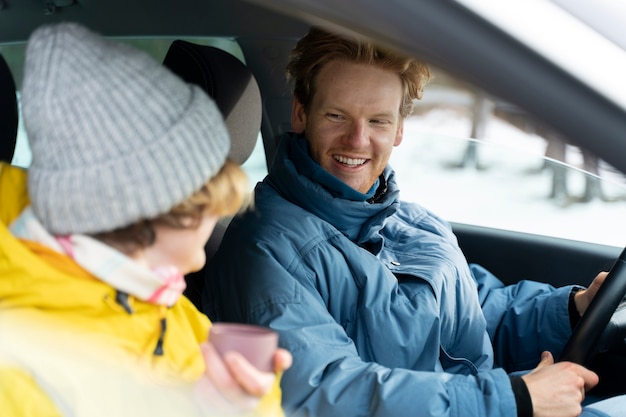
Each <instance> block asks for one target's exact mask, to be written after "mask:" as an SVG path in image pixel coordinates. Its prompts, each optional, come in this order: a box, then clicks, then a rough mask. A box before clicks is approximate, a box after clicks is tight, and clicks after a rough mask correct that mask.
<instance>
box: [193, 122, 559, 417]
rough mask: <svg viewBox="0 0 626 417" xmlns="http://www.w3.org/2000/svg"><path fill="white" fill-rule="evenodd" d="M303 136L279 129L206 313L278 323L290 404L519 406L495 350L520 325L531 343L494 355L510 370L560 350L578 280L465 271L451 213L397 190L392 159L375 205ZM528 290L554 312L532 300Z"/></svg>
mask: <svg viewBox="0 0 626 417" xmlns="http://www.w3.org/2000/svg"><path fill="white" fill-rule="evenodd" d="M302 140H304V139H303V138H301V137H298V136H295V135H290V136H287V137H285V138H283V141H282V144H281V146H280V149H279V152H278V155H277V157H276V160H275V163H274V166H273V167H272V169H271V171H270V174H269V175H268V177H267V178H266V179H265V180H264V181H263V182H262V183H260V184H258V185H257V187H256V190H255V208H254V210H252V211H249V212H247V213H245V214H244V215H243V216H240V217H237V218H235V219H234V221H233V222H232V223H231V225H230V226H229V229H228V231H227V233H226V235H225V237H224V240H223V244H222V247H221V248H220V251H219V252H218V254H217V255H216V257H215V259H219V260H220V261H219V263H212V264H211V265H210V271H209V276H210V279H209V280H208V283H207V284H208V285H207V287H206V291H205V298H204V299H205V307H204V308H205V310H206V311H207V312H208V314H209V316H210V317H212V318H214V319H220V320H236V321H245V322H251V323H257V324H262V325H271V326H272V327H273V328H275V329H278V330H279V331H280V334H281V343H282V344H283V346H284V347H285V348H287V349H289V350H290V351H291V352H292V354H293V355H294V364H293V366H292V368H291V369H290V370H289V371H288V372H287V373H286V374H285V376H284V379H283V383H282V386H283V391H284V402H283V404H284V406H285V409H286V411H287V413H289V412H291V411H295V412H301V413H303V414H304V415H314V416H317V415H320V416H321V415H345V416H352V415H370V416H386V415H394V416H414V415H415V410H416V409H419V410H420V411H421V412H422V414H420V415H428V416H466V415H472V416H501V415H511V412H512V410H515V399H514V396H513V393H512V390H511V385H510V380H509V377H508V375H507V373H506V372H505V371H504V370H503V369H502V368H500V367H499V366H497V365H496V363H497V362H496V361H499V360H500V349H501V350H502V351H505V350H507V349H508V347H509V345H511V344H515V343H514V342H513V341H514V340H515V339H516V337H517V335H518V334H519V333H518V332H521V334H524V340H527V341H528V344H525V346H524V347H523V348H519V349H518V350H519V352H518V354H516V355H514V357H512V358H508V357H506V358H504V357H503V359H506V360H507V361H508V363H503V362H502V363H498V365H507V366H508V367H509V368H511V369H513V368H516V367H519V366H525V364H526V362H528V363H534V364H535V365H536V363H538V361H539V356H538V355H539V354H540V352H541V350H542V349H545V348H548V349H550V350H552V351H558V349H560V348H561V347H562V343H564V341H565V340H566V338H567V335H568V334H569V331H570V330H569V327H568V326H569V325H568V320H567V295H568V293H569V289H563V290H555V289H554V288H552V287H550V286H547V285H542V284H537V285H535V284H533V283H528V282H525V283H521V284H519V286H516V287H515V288H504V286H503V285H502V284H501V283H500V282H499V281H498V280H497V279H496V278H495V277H494V276H493V275H491V274H490V273H488V271H485V270H484V269H482V268H480V267H478V266H471V267H470V266H468V265H467V262H466V261H465V258H464V256H463V254H462V252H461V251H460V249H459V248H458V245H457V242H456V238H455V236H454V234H453V233H452V231H451V228H450V226H449V225H448V224H447V223H446V222H445V221H443V220H441V219H440V218H438V217H437V216H435V215H434V214H432V213H431V212H429V211H428V210H426V209H425V208H423V207H420V206H418V205H416V204H410V203H406V202H402V201H401V200H400V199H399V190H398V188H397V185H396V181H395V178H394V172H393V170H392V169H391V168H390V167H387V169H386V170H385V172H384V173H383V177H382V178H381V180H380V182H381V184H382V185H381V186H383V187H386V191H385V192H384V193H383V194H382V195H381V196H380V197H379V198H378V199H377V200H376V201H375V202H373V203H370V202H368V201H354V200H350V199H346V198H341V197H337V193H333V192H331V191H329V190H328V189H327V188H325V187H323V186H322V185H320V184H319V183H318V182H316V181H313V180H311V179H310V178H309V177H308V176H306V175H303V174H301V172H300V171H299V170H298V169H297V168H296V166H295V164H294V162H293V160H292V154H293V152H294V149H293V148H294V147H295V146H298V145H297V141H302ZM529 299H535V300H536V302H535V303H534V307H537V304H542V305H543V306H546V309H545V310H544V311H543V312H544V313H545V314H539V315H538V314H537V313H536V311H533V308H532V307H531V308H525V307H523V305H524V300H526V301H528V300H529ZM483 308H487V310H488V311H489V317H485V314H483ZM548 329H549V331H546V330H548ZM490 336H491V337H492V338H493V341H494V343H495V344H496V352H495V354H494V349H493V348H492V340H491V338H490ZM498 338H500V339H501V340H499V339H498ZM499 346H502V348H500V347H499ZM513 414H514V413H513Z"/></svg>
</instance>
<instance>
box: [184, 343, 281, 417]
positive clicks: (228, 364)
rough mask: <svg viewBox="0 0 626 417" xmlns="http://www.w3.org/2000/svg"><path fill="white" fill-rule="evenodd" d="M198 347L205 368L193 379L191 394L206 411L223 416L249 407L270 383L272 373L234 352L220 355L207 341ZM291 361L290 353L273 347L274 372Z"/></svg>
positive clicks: (251, 408)
mask: <svg viewBox="0 0 626 417" xmlns="http://www.w3.org/2000/svg"><path fill="white" fill-rule="evenodd" d="M200 349H201V350H202V355H203V356H204V361H205V363H206V370H205V374H204V375H203V376H202V378H201V379H200V380H199V381H198V382H197V383H196V386H195V394H196V397H197V398H198V399H199V401H200V402H201V404H202V405H203V408H206V410H205V411H207V412H211V413H219V415H224V416H227V415H236V414H243V413H246V412H249V411H252V410H254V409H255V408H256V407H257V406H258V405H259V403H260V401H261V398H262V397H263V396H264V395H265V394H267V393H268V392H269V391H270V389H271V388H272V386H273V385H274V382H275V380H276V374H274V373H272V372H261V371H259V370H258V369H257V368H255V367H254V366H253V365H252V364H250V362H248V361H247V360H246V358H244V357H243V356H242V355H241V354H239V353H238V352H227V353H226V354H225V355H224V357H223V358H222V357H221V356H220V355H219V354H218V353H217V350H216V349H215V347H214V346H213V345H212V344H211V343H209V342H205V343H202V344H201V345H200ZM291 363H292V356H291V353H289V352H288V351H286V350H284V349H277V350H276V353H275V354H274V365H275V371H276V372H282V371H284V370H286V369H288V368H289V367H290V366H291Z"/></svg>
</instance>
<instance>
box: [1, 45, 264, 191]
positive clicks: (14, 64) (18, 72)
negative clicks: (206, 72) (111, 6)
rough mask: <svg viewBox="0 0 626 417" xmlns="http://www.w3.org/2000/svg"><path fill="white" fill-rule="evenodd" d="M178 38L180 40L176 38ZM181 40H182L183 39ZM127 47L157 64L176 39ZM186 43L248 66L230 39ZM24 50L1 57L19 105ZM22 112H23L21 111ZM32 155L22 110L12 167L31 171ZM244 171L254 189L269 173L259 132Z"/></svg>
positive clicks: (7, 49) (8, 50)
mask: <svg viewBox="0 0 626 417" xmlns="http://www.w3.org/2000/svg"><path fill="white" fill-rule="evenodd" d="M177 39H178V38H177ZM181 39H182V38H181ZM119 40H121V41H124V42H126V43H128V44H131V45H133V46H134V47H136V48H139V49H141V50H144V51H146V52H148V53H149V54H150V55H152V56H153V57H154V58H155V59H156V60H157V61H159V62H163V59H164V58H165V54H166V53H167V50H168V49H169V47H170V45H171V43H172V42H173V41H174V39H169V38H156V39H155V38H146V39H142V38H132V39H119ZM184 40H186V41H189V42H193V43H198V44H202V45H210V46H213V47H216V48H220V49H222V50H224V51H226V52H228V53H230V54H232V55H233V56H235V57H237V58H238V59H239V60H241V61H242V62H244V63H245V60H244V58H243V53H242V51H241V48H240V47H239V44H238V43H237V42H236V41H235V40H233V39H230V38H184ZM24 51H25V44H14V45H3V46H0V54H2V56H3V57H4V58H5V60H6V61H7V64H8V65H9V68H10V69H11V72H12V74H13V77H14V78H15V83H16V86H17V89H18V91H17V98H18V105H19V103H20V92H19V89H20V86H21V84H22V76H23V63H24ZM20 110H21V109H20ZM31 158H32V155H31V152H30V147H29V146H28V136H27V134H26V130H25V129H24V124H23V123H22V115H21V111H20V121H19V125H18V137H17V144H16V148H15V154H14V156H13V160H12V161H11V163H12V164H13V165H17V166H20V167H23V168H28V167H29V166H30V163H31ZM243 169H244V170H245V171H246V173H247V174H248V176H249V178H250V183H251V186H253V185H254V184H255V183H256V182H257V181H260V180H261V179H263V177H264V176H265V175H266V174H267V164H266V162H265V152H264V150H263V140H262V137H261V133H260V132H259V136H258V139H257V144H256V146H255V148H254V151H253V153H252V155H251V156H250V157H249V158H248V160H247V161H246V162H245V163H244V164H243Z"/></svg>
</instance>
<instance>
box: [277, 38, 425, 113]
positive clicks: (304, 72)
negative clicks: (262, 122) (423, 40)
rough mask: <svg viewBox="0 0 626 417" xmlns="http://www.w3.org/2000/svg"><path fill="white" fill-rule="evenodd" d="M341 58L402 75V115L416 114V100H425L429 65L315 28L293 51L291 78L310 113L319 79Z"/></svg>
mask: <svg viewBox="0 0 626 417" xmlns="http://www.w3.org/2000/svg"><path fill="white" fill-rule="evenodd" d="M335 59H341V60H345V61H348V62H353V63H356V64H367V65H375V66H378V67H380V68H383V69H385V70H390V71H393V72H395V73H397V74H398V76H399V77H400V80H401V81H402V90H403V99H402V104H401V105H400V115H401V116H402V117H407V116H409V115H410V114H411V113H412V112H413V100H414V99H419V98H421V97H422V93H423V89H424V85H426V83H427V82H428V80H429V79H430V69H429V68H428V65H426V64H425V63H423V62H421V61H419V60H417V59H414V58H409V57H405V56H401V55H399V54H396V53H394V52H391V51H388V50H385V49H383V48H379V47H377V46H375V45H374V44H372V43H370V42H367V41H363V40H357V39H348V38H344V37H340V36H338V35H335V34H332V33H329V32H326V31H324V30H322V29H320V28H316V27H313V28H311V30H310V31H309V33H307V34H306V36H304V37H303V38H302V39H300V41H298V43H297V44H296V47H295V48H294V49H293V50H292V52H291V59H290V61H289V64H288V65H287V77H288V78H289V79H290V80H292V81H293V82H294V86H293V94H294V97H295V98H296V99H297V100H298V101H299V102H300V104H302V106H303V107H304V110H305V111H308V110H309V106H310V104H311V100H312V98H313V95H314V94H315V77H316V75H317V74H318V73H319V71H320V69H321V68H322V67H323V66H324V65H325V64H327V63H328V62H330V61H332V60H335Z"/></svg>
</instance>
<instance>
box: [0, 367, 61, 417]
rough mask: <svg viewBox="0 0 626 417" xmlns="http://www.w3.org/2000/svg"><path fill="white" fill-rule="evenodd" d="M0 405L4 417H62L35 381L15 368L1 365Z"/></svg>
mask: <svg viewBox="0 0 626 417" xmlns="http://www.w3.org/2000/svg"><path fill="white" fill-rule="evenodd" d="M0 404H1V407H0V409H1V410H2V415H6V416H12V417H39V416H48V417H62V416H61V413H59V411H58V410H57V408H56V406H55V405H54V403H53V402H52V400H51V399H50V398H48V396H47V395H46V394H45V393H44V392H43V391H42V390H41V388H39V386H38V385H37V383H36V382H35V380H34V379H33V378H32V377H31V376H30V375H28V374H26V373H25V372H23V371H22V370H20V369H18V368H14V367H8V366H1V365H0ZM26 405H27V406H26Z"/></svg>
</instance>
